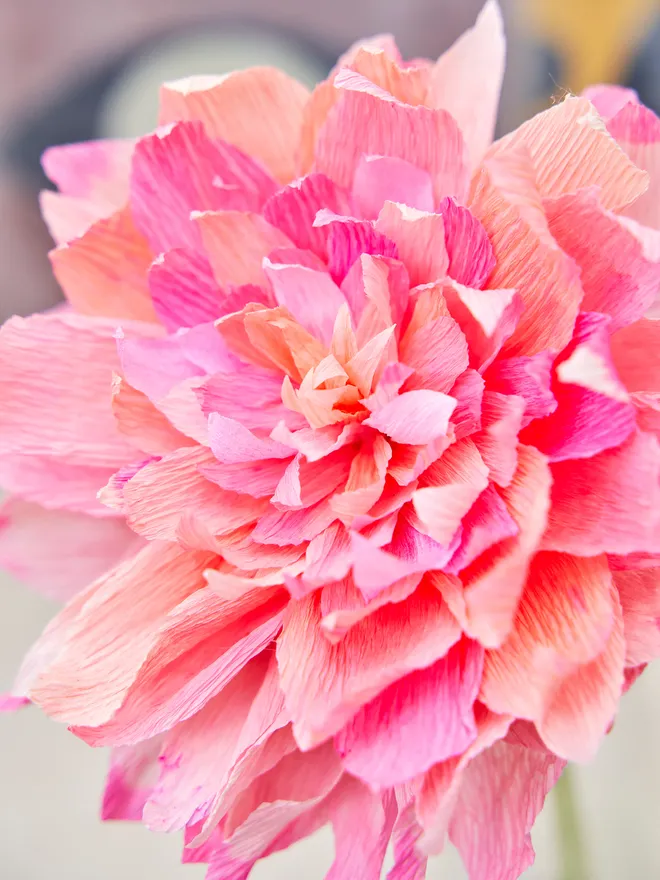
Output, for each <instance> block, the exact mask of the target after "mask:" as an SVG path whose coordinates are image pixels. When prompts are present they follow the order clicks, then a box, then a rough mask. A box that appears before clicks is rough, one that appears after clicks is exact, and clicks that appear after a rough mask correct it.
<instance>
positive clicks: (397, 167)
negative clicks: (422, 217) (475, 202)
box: [353, 156, 434, 220]
mask: <svg viewBox="0 0 660 880" xmlns="http://www.w3.org/2000/svg"><path fill="white" fill-rule="evenodd" d="M353 199H354V200H355V203H356V205H357V208H358V210H359V212H360V215H361V216H362V217H365V218H366V219H367V220H375V219H376V218H377V217H378V215H379V214H380V212H381V209H382V207H383V205H384V204H385V202H399V203H400V204H402V205H407V206H408V207H409V208H416V209H417V210H418V211H433V208H434V198H433V181H432V179H431V176H430V174H429V173H428V171H424V170H422V169H421V168H418V167H417V166H416V165H413V164H412V163H411V162H406V161H404V160H403V159H397V158H392V157H388V156H362V157H361V159H360V160H359V162H358V165H357V168H356V169H355V176H354V178H353Z"/></svg>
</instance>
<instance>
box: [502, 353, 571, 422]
mask: <svg viewBox="0 0 660 880" xmlns="http://www.w3.org/2000/svg"><path fill="white" fill-rule="evenodd" d="M553 362H554V357H553V355H552V354H551V353H550V352H539V354H535V355H533V356H532V357H514V358H503V359H501V360H499V359H498V360H496V361H495V362H494V363H493V364H492V365H491V366H490V367H489V368H488V370H487V371H486V381H487V384H488V388H489V389H490V390H491V391H497V392H499V393H500V394H509V395H516V396H518V397H522V398H523V399H524V401H525V412H524V414H523V419H522V423H521V424H522V427H523V428H524V427H525V426H526V425H528V424H529V423H530V422H532V421H534V419H542V418H544V417H545V416H549V415H550V414H551V413H553V412H554V411H555V410H556V409H557V401H556V400H555V396H554V394H553V393H552V390H551V381H552V365H553Z"/></svg>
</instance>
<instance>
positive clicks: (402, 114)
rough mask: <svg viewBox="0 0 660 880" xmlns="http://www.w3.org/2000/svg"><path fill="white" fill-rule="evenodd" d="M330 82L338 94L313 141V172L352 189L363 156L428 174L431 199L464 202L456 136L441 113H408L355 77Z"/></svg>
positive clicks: (463, 169)
mask: <svg viewBox="0 0 660 880" xmlns="http://www.w3.org/2000/svg"><path fill="white" fill-rule="evenodd" d="M347 73H349V74H350V76H348V77H344V78H343V79H342V78H341V75H340V76H338V77H336V78H335V82H334V85H335V88H338V89H340V90H341V92H342V94H341V96H340V99H339V101H338V103H337V104H336V105H335V106H334V107H333V108H332V110H330V113H329V114H328V117H327V120H326V122H325V124H324V125H323V127H322V128H321V130H320V132H319V135H318V139H317V141H316V168H317V170H318V171H322V172H323V173H324V174H327V175H328V177H331V178H332V179H333V180H334V181H335V182H336V183H338V184H340V185H341V186H346V187H349V188H350V187H351V186H352V183H353V179H354V175H355V171H356V169H357V166H358V164H359V161H360V159H361V157H362V156H363V155H367V156H372V155H377V156H386V157H391V158H394V159H403V160H405V161H406V162H412V163H413V164H414V165H417V167H418V168H421V169H422V170H423V171H427V172H428V173H429V174H430V175H431V180H432V181H433V191H434V194H435V197H436V199H440V198H443V197H444V196H446V195H454V196H457V197H458V198H459V199H460V198H462V197H463V196H464V193H465V188H466V182H467V180H466V178H467V168H466V163H465V145H464V143H463V138H462V136H461V133H460V130H459V128H458V126H457V124H456V123H455V122H454V120H453V119H452V117H451V116H450V115H449V114H448V113H446V112H445V111H444V110H430V109H428V108H426V107H411V106H405V105H403V104H400V103H398V102H397V101H395V100H394V99H393V98H391V96H388V95H387V93H384V92H383V91H382V90H378V89H376V87H372V93H371V94H370V93H369V91H361V90H360V89H361V88H364V84H365V83H366V87H367V88H369V86H371V84H370V83H369V81H368V80H366V79H363V78H362V82H357V84H356V80H358V81H359V80H360V79H361V78H360V76H359V75H358V74H352V73H350V72H347Z"/></svg>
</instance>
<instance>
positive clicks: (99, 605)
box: [32, 543, 213, 723]
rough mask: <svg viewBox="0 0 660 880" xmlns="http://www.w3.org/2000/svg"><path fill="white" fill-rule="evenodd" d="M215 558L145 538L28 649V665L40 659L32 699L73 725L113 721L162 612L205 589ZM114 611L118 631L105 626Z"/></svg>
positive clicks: (158, 623)
mask: <svg viewBox="0 0 660 880" xmlns="http://www.w3.org/2000/svg"><path fill="white" fill-rule="evenodd" d="M212 559H213V556H212V554H210V553H190V552H184V551H182V550H181V549H180V548H178V547H176V546H175V545H165V544H160V543H150V544H148V545H147V546H146V547H145V548H144V549H143V550H142V551H140V553H139V554H138V555H137V556H135V557H134V558H133V559H130V560H127V561H126V562H124V563H122V564H121V565H119V566H118V567H117V568H116V569H115V570H114V571H112V572H110V573H109V574H108V575H107V576H105V577H104V578H102V579H101V580H99V581H97V582H95V583H94V584H92V585H91V586H90V587H89V588H87V589H86V590H84V591H83V592H82V593H79V594H78V595H77V596H76V597H75V598H74V599H73V601H72V603H70V604H69V605H68V606H66V607H65V608H64V609H63V610H62V611H61V612H60V614H59V615H58V616H57V617H56V618H55V619H54V620H53V621H52V622H51V624H50V626H49V628H48V630H47V631H46V632H45V633H44V635H43V636H42V638H41V640H40V641H39V642H37V644H36V645H35V647H34V648H33V651H32V657H33V661H32V662H33V663H34V662H37V663H38V664H40V665H41V664H44V661H45V664H44V665H41V669H40V670H39V675H38V677H37V680H36V683H35V684H33V685H32V687H33V689H34V691H35V694H34V698H35V702H37V703H38V704H39V705H41V706H42V707H43V708H44V709H45V710H46V711H48V713H49V714H50V715H51V716H52V717H55V718H59V719H62V720H67V721H69V722H70V723H80V722H84V723H103V722H104V721H106V720H107V719H108V718H110V717H111V716H112V713H113V712H114V711H115V710H116V709H117V708H118V707H119V706H120V705H121V702H122V699H123V696H124V693H125V692H126V690H127V688H128V687H129V686H130V683H131V681H132V680H133V679H134V677H135V675H136V674H137V671H138V669H139V667H140V665H141V663H142V662H143V661H144V658H145V656H146V655H147V654H148V652H149V650H150V648H151V647H152V645H153V644H154V643H155V641H156V635H157V632H158V629H159V627H160V625H161V623H162V621H163V619H164V617H165V615H167V613H168V612H169V611H171V610H172V609H173V608H175V607H176V606H177V605H178V604H179V603H180V602H181V601H183V600H184V599H185V598H186V597H187V596H190V595H191V594H192V593H194V592H195V591H196V590H198V589H200V588H201V587H203V585H204V580H203V577H202V573H203V571H204V569H205V568H207V567H208V566H209V565H210V564H211V562H212ZM92 597H93V599H94V601H93V602H91V603H90V602H89V600H90V598H92ZM136 597H139V599H140V601H136ZM113 615H116V619H117V621H118V624H117V627H116V628H115V627H110V626H109V621H110V619H111V618H112V616H113ZM37 668H38V667H37Z"/></svg>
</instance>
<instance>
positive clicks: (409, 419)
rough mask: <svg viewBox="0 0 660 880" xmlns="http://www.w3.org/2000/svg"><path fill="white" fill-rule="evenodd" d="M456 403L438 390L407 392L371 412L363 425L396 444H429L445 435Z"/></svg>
mask: <svg viewBox="0 0 660 880" xmlns="http://www.w3.org/2000/svg"><path fill="white" fill-rule="evenodd" d="M455 406H456V401H455V400H454V399H453V398H451V397H448V396H447V395H446V394H442V393H441V392H439V391H426V390H421V389H420V390H418V391H407V392H405V393H404V394H400V395H399V396H398V397H395V398H394V400H392V401H390V403H387V404H385V406H384V407H383V408H382V409H379V410H378V411H377V412H374V413H372V414H371V415H370V416H369V418H368V419H366V421H365V422H364V424H365V425H371V427H373V428H376V429H377V430H379V431H382V432H383V433H384V434H387V436H388V437H391V438H392V440H394V441H395V442H396V443H412V444H415V445H420V444H425V443H430V442H431V441H432V440H435V439H436V438H438V437H441V436H443V435H445V434H446V433H447V427H448V425H449V419H450V418H451V414H452V412H453V411H454V408H455Z"/></svg>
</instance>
